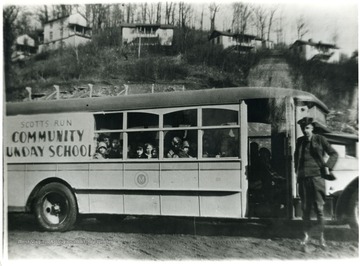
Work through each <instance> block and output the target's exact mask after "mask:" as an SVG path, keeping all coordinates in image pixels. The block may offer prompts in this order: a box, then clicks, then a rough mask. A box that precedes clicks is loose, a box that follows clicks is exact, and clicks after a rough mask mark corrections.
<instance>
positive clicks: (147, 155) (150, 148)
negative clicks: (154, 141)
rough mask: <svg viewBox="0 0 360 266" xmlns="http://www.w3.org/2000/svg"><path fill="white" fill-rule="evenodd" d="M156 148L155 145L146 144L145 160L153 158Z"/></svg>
mask: <svg viewBox="0 0 360 266" xmlns="http://www.w3.org/2000/svg"><path fill="white" fill-rule="evenodd" d="M153 149H154V147H153V145H151V144H150V143H146V144H145V154H144V155H145V156H144V157H145V158H148V159H151V158H153V155H152V151H153Z"/></svg>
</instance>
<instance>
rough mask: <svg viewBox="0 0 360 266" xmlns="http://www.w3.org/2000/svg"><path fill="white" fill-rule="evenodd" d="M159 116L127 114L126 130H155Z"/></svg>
mask: <svg viewBox="0 0 360 266" xmlns="http://www.w3.org/2000/svg"><path fill="white" fill-rule="evenodd" d="M157 127H159V116H158V115H156V114H149V113H135V112H134V113H128V119H127V128H128V129H132V128H157Z"/></svg>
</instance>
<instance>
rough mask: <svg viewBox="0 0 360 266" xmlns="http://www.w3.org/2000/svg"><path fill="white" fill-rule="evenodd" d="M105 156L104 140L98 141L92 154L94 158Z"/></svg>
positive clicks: (103, 157)
mask: <svg viewBox="0 0 360 266" xmlns="http://www.w3.org/2000/svg"><path fill="white" fill-rule="evenodd" d="M105 158H107V146H106V143H105V142H99V144H98V147H97V152H96V153H95V154H94V159H105Z"/></svg>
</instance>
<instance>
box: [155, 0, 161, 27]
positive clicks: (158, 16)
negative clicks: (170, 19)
mask: <svg viewBox="0 0 360 266" xmlns="http://www.w3.org/2000/svg"><path fill="white" fill-rule="evenodd" d="M161 6H162V3H161V2H159V3H157V5H156V23H157V24H161Z"/></svg>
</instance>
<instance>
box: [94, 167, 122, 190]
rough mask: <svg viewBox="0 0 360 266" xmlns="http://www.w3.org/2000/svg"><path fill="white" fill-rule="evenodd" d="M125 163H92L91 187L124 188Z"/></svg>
mask: <svg viewBox="0 0 360 266" xmlns="http://www.w3.org/2000/svg"><path fill="white" fill-rule="evenodd" d="M123 169H124V167H123V164H122V163H114V164H90V166H89V170H90V171H89V188H92V189H114V188H116V189H122V188H123V187H124V180H123V179H124V178H123Z"/></svg>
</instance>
